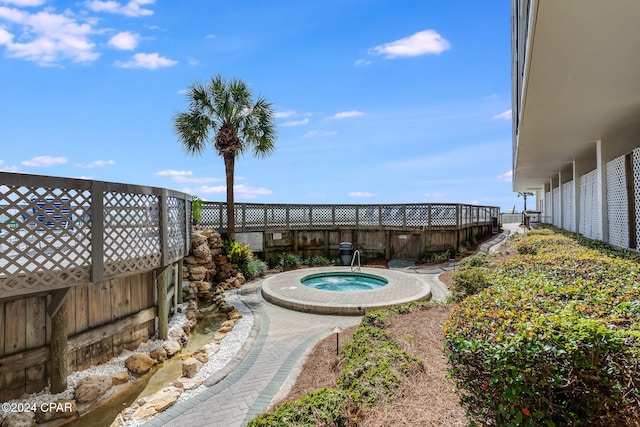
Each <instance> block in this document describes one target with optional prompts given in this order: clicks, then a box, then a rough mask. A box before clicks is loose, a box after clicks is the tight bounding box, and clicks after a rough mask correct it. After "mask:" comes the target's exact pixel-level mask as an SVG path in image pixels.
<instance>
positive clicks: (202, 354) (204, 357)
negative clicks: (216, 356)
mask: <svg viewBox="0 0 640 427" xmlns="http://www.w3.org/2000/svg"><path fill="white" fill-rule="evenodd" d="M191 357H193V358H194V359H197V360H199V361H200V362H202V363H203V364H204V363H207V362H208V361H209V354H208V353H207V350H205V349H203V348H201V349H200V350H197V351H196V352H194V353H193V354H192V355H191Z"/></svg>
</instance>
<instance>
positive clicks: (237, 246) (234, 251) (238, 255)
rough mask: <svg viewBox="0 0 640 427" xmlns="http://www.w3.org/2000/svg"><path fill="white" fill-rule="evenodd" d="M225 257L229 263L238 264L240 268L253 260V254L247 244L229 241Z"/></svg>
mask: <svg viewBox="0 0 640 427" xmlns="http://www.w3.org/2000/svg"><path fill="white" fill-rule="evenodd" d="M226 255H227V258H228V259H229V261H230V262H232V263H234V264H238V266H240V268H242V267H243V266H245V265H246V264H247V263H248V262H249V260H250V259H252V258H253V252H251V250H250V249H249V245H248V244H247V243H240V242H236V241H230V242H228V244H227V245H226Z"/></svg>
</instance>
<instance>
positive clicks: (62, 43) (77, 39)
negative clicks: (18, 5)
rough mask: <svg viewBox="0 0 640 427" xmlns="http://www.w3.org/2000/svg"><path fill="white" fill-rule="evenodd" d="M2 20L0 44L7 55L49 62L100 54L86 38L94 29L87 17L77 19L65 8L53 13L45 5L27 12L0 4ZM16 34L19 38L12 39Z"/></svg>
mask: <svg viewBox="0 0 640 427" xmlns="http://www.w3.org/2000/svg"><path fill="white" fill-rule="evenodd" d="M2 21H4V22H5V23H6V25H5V26H4V28H2V29H0V45H4V46H5V47H6V52H7V55H8V56H9V57H11V58H20V59H25V60H27V61H34V62H37V63H39V64H41V65H53V64H54V63H55V62H57V61H59V60H61V59H69V60H71V61H72V62H90V61H94V60H96V59H97V58H98V57H99V56H100V54H99V53H97V52H95V51H94V48H95V44H94V43H92V42H91V41H90V39H89V37H90V36H91V35H92V34H94V33H95V32H96V31H95V30H94V28H93V27H92V24H91V22H92V21H91V19H88V20H87V22H81V21H80V19H79V18H77V17H76V16H75V15H73V14H72V13H71V12H69V11H65V13H64V14H56V13H52V12H50V11H49V10H48V9H45V10H42V11H40V12H37V13H28V12H25V11H23V10H18V9H13V8H9V7H4V6H0V22H2ZM14 27H15V29H14V30H13V32H12V28H14ZM16 34H20V37H21V41H18V42H16V41H15V35H16ZM22 40H24V41H22Z"/></svg>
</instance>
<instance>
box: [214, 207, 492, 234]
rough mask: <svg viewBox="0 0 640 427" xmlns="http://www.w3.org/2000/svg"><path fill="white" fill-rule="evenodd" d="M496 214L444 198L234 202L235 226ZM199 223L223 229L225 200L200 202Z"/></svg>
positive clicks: (404, 223)
mask: <svg viewBox="0 0 640 427" xmlns="http://www.w3.org/2000/svg"><path fill="white" fill-rule="evenodd" d="M499 217H500V208H499V207H496V206H475V205H465V204H448V203H410V204H383V205H315V204H314V205H311V204H310V205H291V204H256V203H237V204H236V205H235V229H236V230H235V231H264V230H279V229H281V230H293V229H332V228H345V227H351V228H393V229H422V230H436V229H460V228H465V227H471V226H474V225H481V224H487V223H491V222H492V218H499ZM202 224H203V225H208V226H211V227H214V228H216V229H218V230H219V231H220V232H226V231H227V211H226V204H225V203H221V202H204V203H203V209H202Z"/></svg>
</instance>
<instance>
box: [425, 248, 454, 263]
mask: <svg viewBox="0 0 640 427" xmlns="http://www.w3.org/2000/svg"><path fill="white" fill-rule="evenodd" d="M449 259H450V253H449V251H448V250H446V251H436V252H423V253H421V254H420V255H419V256H418V264H429V263H442V262H446V261H449Z"/></svg>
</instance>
